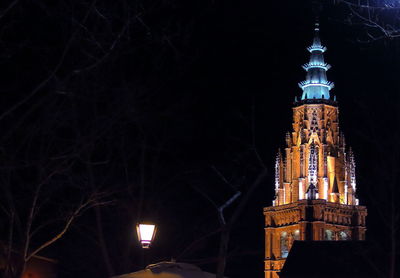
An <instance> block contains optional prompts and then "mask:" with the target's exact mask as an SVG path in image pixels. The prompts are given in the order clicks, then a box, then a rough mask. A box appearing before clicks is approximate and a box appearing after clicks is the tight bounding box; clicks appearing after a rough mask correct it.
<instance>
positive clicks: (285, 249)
mask: <svg viewBox="0 0 400 278" xmlns="http://www.w3.org/2000/svg"><path fill="white" fill-rule="evenodd" d="M288 254H289V246H288V235H287V232H283V233H282V234H281V257H282V258H287V256H288Z"/></svg>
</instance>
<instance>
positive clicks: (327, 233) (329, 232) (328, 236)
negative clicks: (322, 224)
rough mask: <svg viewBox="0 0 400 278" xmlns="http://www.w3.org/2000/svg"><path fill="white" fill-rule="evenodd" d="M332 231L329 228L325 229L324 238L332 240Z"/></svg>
mask: <svg viewBox="0 0 400 278" xmlns="http://www.w3.org/2000/svg"><path fill="white" fill-rule="evenodd" d="M332 239H333V232H332V231H331V230H325V240H332Z"/></svg>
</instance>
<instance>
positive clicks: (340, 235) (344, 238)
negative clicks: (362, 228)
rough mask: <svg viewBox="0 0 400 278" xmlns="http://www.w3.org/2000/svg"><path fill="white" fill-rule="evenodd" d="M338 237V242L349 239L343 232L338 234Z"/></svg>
mask: <svg viewBox="0 0 400 278" xmlns="http://www.w3.org/2000/svg"><path fill="white" fill-rule="evenodd" d="M339 237H340V240H349V239H350V237H349V235H348V234H347V233H346V232H345V231H341V232H340V233H339Z"/></svg>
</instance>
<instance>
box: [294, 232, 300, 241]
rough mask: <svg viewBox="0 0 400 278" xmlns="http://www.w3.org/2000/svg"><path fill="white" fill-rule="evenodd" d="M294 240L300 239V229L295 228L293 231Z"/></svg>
mask: <svg viewBox="0 0 400 278" xmlns="http://www.w3.org/2000/svg"><path fill="white" fill-rule="evenodd" d="M293 239H294V240H300V230H295V231H294V233H293Z"/></svg>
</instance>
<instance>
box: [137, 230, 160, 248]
mask: <svg viewBox="0 0 400 278" xmlns="http://www.w3.org/2000/svg"><path fill="white" fill-rule="evenodd" d="M136 229H137V233H138V238H139V241H140V243H141V244H142V247H143V248H149V247H150V244H151V242H152V240H153V238H154V235H155V231H156V225H153V224H138V225H137V227H136Z"/></svg>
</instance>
